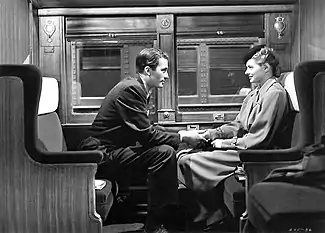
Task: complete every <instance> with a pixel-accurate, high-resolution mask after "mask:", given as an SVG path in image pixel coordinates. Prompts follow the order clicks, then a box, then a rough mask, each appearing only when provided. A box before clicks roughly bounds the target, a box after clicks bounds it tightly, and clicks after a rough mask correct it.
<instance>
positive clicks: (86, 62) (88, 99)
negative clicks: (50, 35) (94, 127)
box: [63, 40, 154, 123]
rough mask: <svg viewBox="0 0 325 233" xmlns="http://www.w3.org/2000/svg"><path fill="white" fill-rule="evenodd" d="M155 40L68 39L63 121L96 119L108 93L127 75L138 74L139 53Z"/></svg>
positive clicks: (82, 121)
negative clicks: (136, 59) (137, 60)
mask: <svg viewBox="0 0 325 233" xmlns="http://www.w3.org/2000/svg"><path fill="white" fill-rule="evenodd" d="M153 44H154V40H143V41H141V42H140V41H138V40H120V41H105V40H94V41H91V40H77V41H71V42H69V41H68V42H67V57H68V58H69V59H68V60H67V65H68V66H67V68H68V69H67V71H68V72H67V79H66V84H65V87H63V88H65V89H66V91H65V92H66V93H67V95H66V97H65V105H63V106H64V108H63V112H64V114H63V116H64V117H65V120H63V121H65V122H67V123H90V122H92V121H93V119H94V117H95V116H96V114H97V111H98V109H99V108H100V105H101V103H102V101H103V99H104V98H105V96H106V94H107V93H108V92H109V91H110V90H111V89H112V88H113V87H114V86H115V85H116V84H117V83H118V82H119V81H120V80H121V79H123V78H124V77H125V76H127V75H131V76H134V75H135V65H134V64H135V57H136V55H137V54H138V53H139V52H140V51H141V50H142V49H143V48H145V47H152V46H153ZM63 104H64V103H63Z"/></svg>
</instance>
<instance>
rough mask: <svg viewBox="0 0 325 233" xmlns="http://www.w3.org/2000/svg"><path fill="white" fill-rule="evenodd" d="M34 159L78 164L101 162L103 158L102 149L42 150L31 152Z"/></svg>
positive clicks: (45, 161) (43, 161) (49, 162)
mask: <svg viewBox="0 0 325 233" xmlns="http://www.w3.org/2000/svg"><path fill="white" fill-rule="evenodd" d="M29 154H30V156H32V155H34V156H32V157H33V159H34V160H36V161H37V162H40V163H43V164H77V163H96V164H98V163H100V162H101V161H102V160H103V157H104V156H103V153H102V152H101V151H64V152H47V151H46V152H43V151H42V152H41V151H34V153H29Z"/></svg>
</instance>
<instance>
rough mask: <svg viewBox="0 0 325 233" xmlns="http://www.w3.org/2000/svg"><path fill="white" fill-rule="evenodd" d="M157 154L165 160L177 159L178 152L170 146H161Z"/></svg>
mask: <svg viewBox="0 0 325 233" xmlns="http://www.w3.org/2000/svg"><path fill="white" fill-rule="evenodd" d="M157 152H158V153H159V154H160V155H163V156H164V157H165V158H170V159H176V151H175V149H174V148H173V147H171V146H169V145H160V146H158V147H157Z"/></svg>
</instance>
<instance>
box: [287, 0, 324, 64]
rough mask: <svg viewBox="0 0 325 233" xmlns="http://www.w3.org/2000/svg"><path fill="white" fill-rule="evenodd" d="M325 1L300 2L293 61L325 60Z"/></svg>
mask: <svg viewBox="0 0 325 233" xmlns="http://www.w3.org/2000/svg"><path fill="white" fill-rule="evenodd" d="M324 11H325V1H324V0H300V1H299V10H297V13H298V15H299V22H298V23H297V25H296V33H295V40H294V47H293V50H292V60H293V61H296V62H295V63H294V64H297V63H298V62H299V61H306V60H323V59H324V60H325V43H324V39H325V24H324V22H325V14H324Z"/></svg>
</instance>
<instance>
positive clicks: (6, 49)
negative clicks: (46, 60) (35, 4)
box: [0, 0, 29, 64]
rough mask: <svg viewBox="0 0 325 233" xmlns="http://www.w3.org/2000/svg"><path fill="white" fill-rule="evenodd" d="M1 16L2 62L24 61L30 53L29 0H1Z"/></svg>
mask: <svg viewBox="0 0 325 233" xmlns="http://www.w3.org/2000/svg"><path fill="white" fill-rule="evenodd" d="M0 17H1V18H0V64H1V63H2V64H8V63H14V64H18V63H23V62H24V60H25V59H26V57H27V55H28V54H29V8H28V0H1V1H0Z"/></svg>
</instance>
